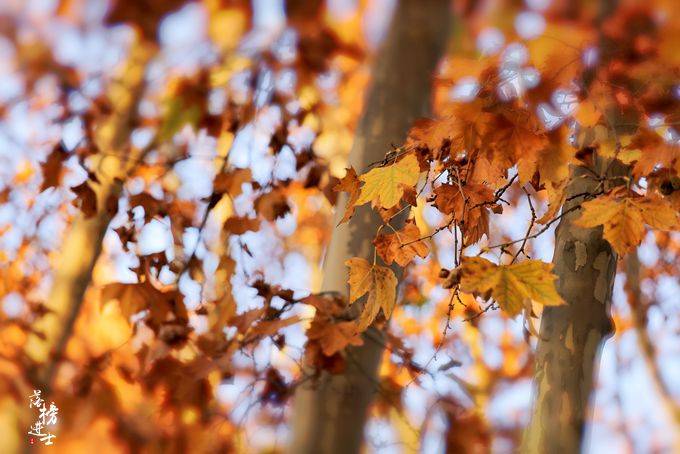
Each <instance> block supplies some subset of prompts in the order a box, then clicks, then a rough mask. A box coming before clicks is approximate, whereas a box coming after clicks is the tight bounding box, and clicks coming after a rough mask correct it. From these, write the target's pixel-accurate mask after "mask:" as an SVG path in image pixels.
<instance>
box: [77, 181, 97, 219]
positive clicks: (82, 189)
mask: <svg viewBox="0 0 680 454" xmlns="http://www.w3.org/2000/svg"><path fill="white" fill-rule="evenodd" d="M71 191H73V192H74V193H75V194H76V198H75V199H73V201H72V203H73V205H74V206H76V207H78V208H80V211H82V212H83V214H84V215H85V218H91V217H92V216H94V215H95V214H97V193H95V192H94V189H92V186H90V185H89V183H88V182H87V181H84V182H83V183H81V184H79V185H78V186H74V187H72V188H71Z"/></svg>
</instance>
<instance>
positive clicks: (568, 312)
mask: <svg viewBox="0 0 680 454" xmlns="http://www.w3.org/2000/svg"><path fill="white" fill-rule="evenodd" d="M597 167H598V168H599V169H605V168H608V169H609V175H610V176H614V175H622V174H625V171H626V169H625V168H623V166H619V165H617V164H613V165H609V164H608V163H606V162H603V163H601V165H599V166H597ZM595 170H596V171H597V169H595ZM597 187H598V182H597V181H596V180H595V179H594V178H593V170H589V169H586V168H584V167H574V168H573V169H572V176H571V182H570V183H569V186H568V188H567V200H568V201H567V202H566V203H565V204H564V206H563V207H562V210H563V212H567V211H569V210H570V209H571V208H572V207H574V206H576V205H578V204H580V203H582V202H583V197H574V196H576V195H578V194H584V193H589V192H594V191H595V190H596V189H597ZM580 214H581V210H580V209H576V210H573V211H570V212H568V213H567V214H565V215H564V216H563V217H562V219H561V220H560V224H559V225H558V227H557V230H556V231H555V252H554V256H553V264H554V272H555V274H556V275H557V277H558V281H557V291H558V292H559V294H560V295H561V296H562V298H563V299H564V300H565V302H566V305H563V306H554V307H546V308H545V309H544V310H543V316H542V317H541V329H540V337H539V339H538V348H537V353H536V366H535V373H534V387H535V392H536V394H535V402H534V411H533V415H532V419H531V422H530V423H529V427H528V428H527V431H526V433H525V436H524V441H523V446H522V452H529V453H553V452H555V453H558V452H559V453H576V452H579V451H580V449H581V444H582V442H583V436H584V429H585V424H586V420H587V419H588V416H589V415H588V402H589V398H590V394H591V392H592V390H593V382H594V379H595V376H596V369H597V364H598V363H599V355H600V351H601V349H602V346H603V344H604V342H605V341H606V340H607V339H608V338H609V337H610V336H611V334H612V330H613V324H612V321H611V317H610V306H611V295H612V288H613V285H614V277H615V274H616V259H617V257H616V253H615V252H614V251H613V250H612V248H611V246H610V245H609V243H608V242H607V241H606V240H604V238H603V237H602V227H601V226H600V227H596V228H583V227H578V226H576V225H575V224H574V220H575V219H577V218H578V217H580Z"/></svg>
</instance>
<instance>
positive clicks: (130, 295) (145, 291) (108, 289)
mask: <svg viewBox="0 0 680 454" xmlns="http://www.w3.org/2000/svg"><path fill="white" fill-rule="evenodd" d="M112 299H115V300H118V301H119V302H120V308H121V312H122V313H123V315H124V316H125V317H126V318H130V317H131V316H132V315H134V314H136V313H138V312H140V311H143V310H145V309H148V310H149V316H148V320H149V321H150V322H151V323H152V324H153V325H154V326H159V325H160V323H162V322H163V321H165V319H166V317H167V315H168V313H170V312H174V313H175V315H176V316H178V318H180V319H186V318H187V314H186V309H185V307H184V303H183V300H184V297H183V296H182V294H181V293H180V292H179V291H178V290H166V291H163V290H159V289H157V288H156V287H154V285H153V284H152V283H151V282H149V281H144V282H140V283H134V284H124V283H112V284H107V285H105V286H103V287H102V289H101V300H102V302H106V301H109V300H112Z"/></svg>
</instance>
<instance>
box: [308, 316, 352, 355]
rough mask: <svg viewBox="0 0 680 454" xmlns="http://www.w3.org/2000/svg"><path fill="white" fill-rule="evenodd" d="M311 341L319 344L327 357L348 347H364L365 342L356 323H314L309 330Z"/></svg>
mask: <svg viewBox="0 0 680 454" xmlns="http://www.w3.org/2000/svg"><path fill="white" fill-rule="evenodd" d="M307 337H308V338H309V339H310V340H313V341H317V342H319V345H320V346H321V351H322V352H323V354H324V355H326V356H333V355H334V354H336V353H338V352H340V351H342V350H344V349H345V348H346V347H347V346H348V345H362V344H363V343H364V342H363V340H362V339H361V336H360V335H359V332H358V329H357V324H356V323H355V322H354V321H351V320H350V321H339V322H331V321H325V323H324V322H321V321H317V320H315V321H313V322H312V324H311V326H310V327H309V329H308V330H307Z"/></svg>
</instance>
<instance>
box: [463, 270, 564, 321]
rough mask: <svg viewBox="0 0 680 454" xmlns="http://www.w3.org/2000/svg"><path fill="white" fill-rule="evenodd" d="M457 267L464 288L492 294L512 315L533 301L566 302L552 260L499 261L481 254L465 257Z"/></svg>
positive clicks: (543, 302) (556, 303)
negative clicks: (560, 290) (553, 271)
mask: <svg viewBox="0 0 680 454" xmlns="http://www.w3.org/2000/svg"><path fill="white" fill-rule="evenodd" d="M457 271H458V273H457V274H458V276H459V279H460V289H461V290H462V291H464V292H468V293H477V294H481V295H484V294H490V295H491V296H492V297H493V299H494V300H496V302H497V303H498V304H499V305H500V307H501V308H502V309H503V310H504V311H505V312H506V313H507V314H508V315H510V316H515V315H517V314H519V313H520V312H522V310H523V309H526V308H527V307H529V304H530V302H531V301H533V302H535V303H538V304H542V305H544V306H557V305H560V304H564V301H563V300H562V298H561V297H560V295H559V294H558V293H557V290H556V289H555V279H557V276H555V275H554V274H553V273H552V264H550V263H545V262H542V261H540V260H525V261H524V262H520V263H515V264H512V265H496V264H495V263H493V262H491V261H489V260H487V259H484V258H481V257H465V258H463V262H462V263H461V265H460V267H459V268H458V270H457Z"/></svg>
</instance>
